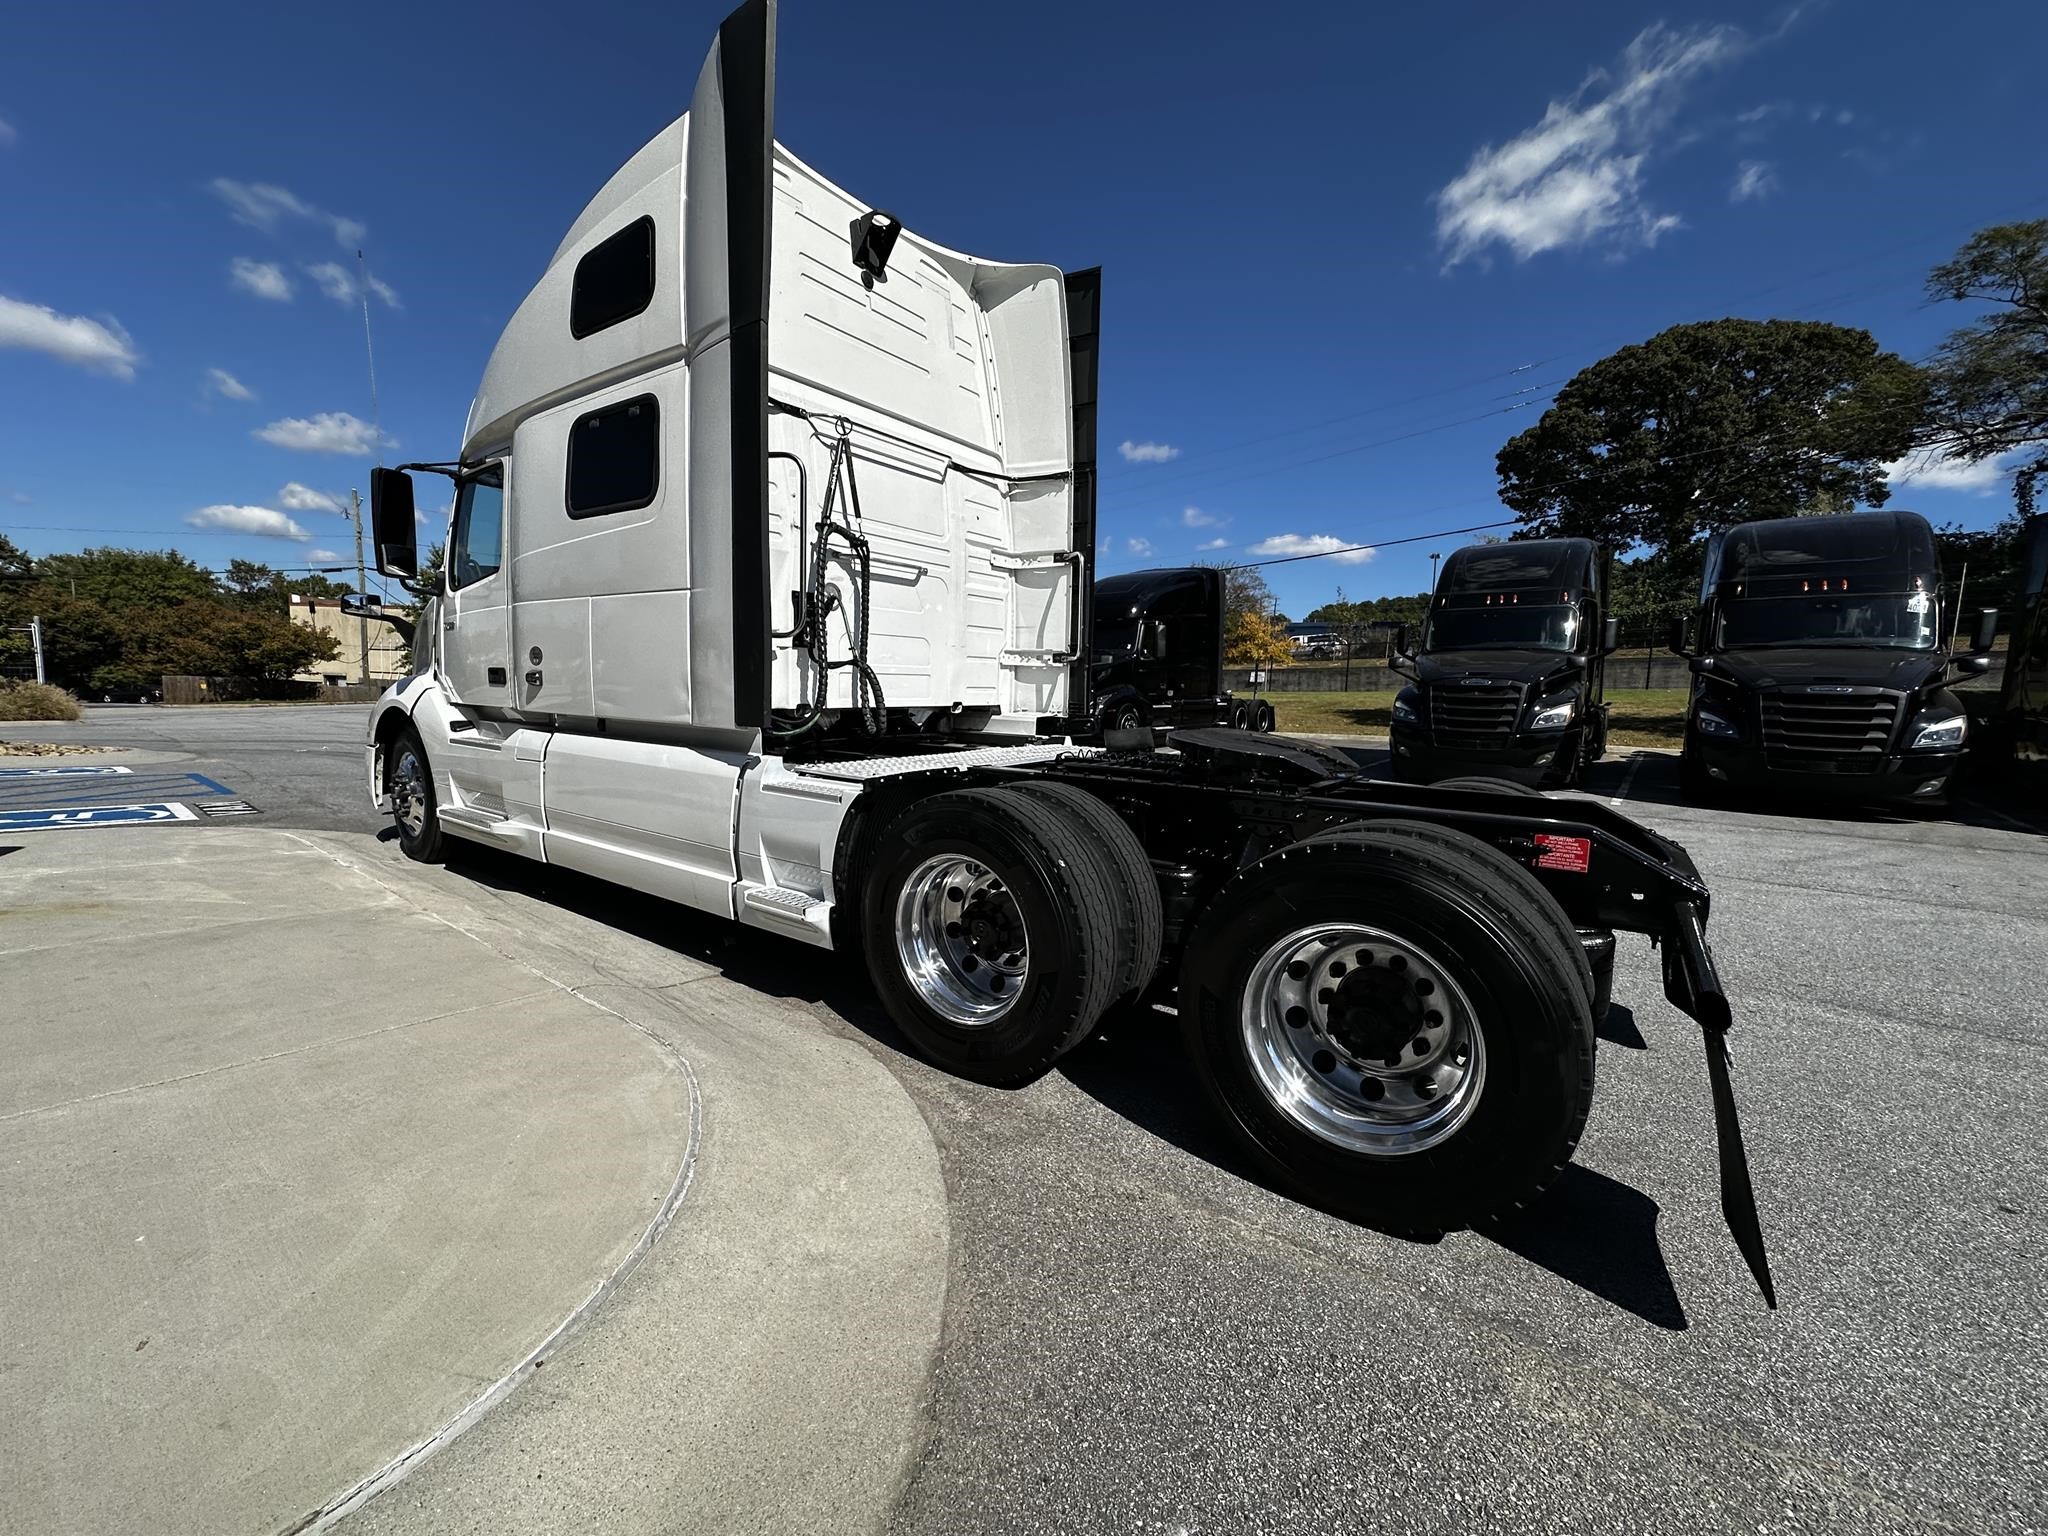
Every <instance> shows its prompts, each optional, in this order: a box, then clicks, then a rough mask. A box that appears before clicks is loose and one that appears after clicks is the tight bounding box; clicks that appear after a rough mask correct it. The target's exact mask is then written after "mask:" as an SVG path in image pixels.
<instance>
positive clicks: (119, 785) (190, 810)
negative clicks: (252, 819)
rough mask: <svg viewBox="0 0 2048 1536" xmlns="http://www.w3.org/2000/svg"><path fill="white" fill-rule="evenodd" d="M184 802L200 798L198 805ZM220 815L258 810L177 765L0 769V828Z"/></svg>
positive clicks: (52, 827)
mask: <svg viewBox="0 0 2048 1536" xmlns="http://www.w3.org/2000/svg"><path fill="white" fill-rule="evenodd" d="M188 801H198V802H199V804H198V807H197V809H195V808H194V807H193V806H192V805H190V804H188V803H187V802H188ZM230 808H231V809H230ZM202 813H203V814H202ZM221 814H230V815H239V816H255V815H261V814H262V813H261V812H260V811H259V810H258V809H257V808H256V807H254V806H252V805H250V804H249V803H248V802H247V801H246V800H241V799H238V798H236V796H235V792H234V791H233V790H231V789H229V788H228V787H227V785H225V784H223V783H221V782H220V781H219V780H217V779H210V778H208V777H207V776H206V775H205V774H203V773H191V772H188V771H186V770H184V769H178V768H171V767H164V768H148V767H128V766H125V765H118V766H117V765H113V764H94V765H90V766H88V765H85V764H64V765H61V766H55V767H49V768H28V769H10V770H6V771H0V833H6V832H42V831H55V830H59V829H62V828H67V827H122V826H150V825H153V824H156V823H171V822H180V821H188V822H189V821H201V820H204V819H206V818H207V817H211V816H215V815H221Z"/></svg>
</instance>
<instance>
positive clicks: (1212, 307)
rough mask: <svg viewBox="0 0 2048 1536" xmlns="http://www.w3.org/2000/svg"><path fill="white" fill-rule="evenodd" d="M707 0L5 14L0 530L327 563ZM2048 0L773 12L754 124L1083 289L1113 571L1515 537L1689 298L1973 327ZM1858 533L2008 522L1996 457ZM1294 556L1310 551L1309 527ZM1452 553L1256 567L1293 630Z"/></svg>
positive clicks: (716, 11)
mask: <svg viewBox="0 0 2048 1536" xmlns="http://www.w3.org/2000/svg"><path fill="white" fill-rule="evenodd" d="M725 8H726V7H725V6H723V5H719V4H712V5H699V4H690V3H675V0H668V3H664V4H660V5H654V4H627V5H605V6H598V5H584V6H573V7H572V6H566V5H560V4H555V5H534V4H522V3H511V4H493V5H490V6H482V5H478V6H458V5H454V4H449V5H433V6H421V5H417V4H413V5H407V6H403V7H401V6H396V5H383V4H377V3H363V4H359V5H357V6H355V7H353V8H351V9H349V10H347V11H345V12H334V11H327V10H317V11H314V10H306V9H304V8H297V9H294V8H291V7H278V6H274V5H265V6H255V5H246V4H209V5H206V6H182V7H176V8H173V7H168V6H163V5H158V4H148V5H139V4H137V5H130V4H102V5H98V6H92V7H83V6H17V7H13V8H11V9H10V11H9V12H8V14H7V17H6V19H5V20H4V21H0V529H4V530H6V531H7V532H8V533H9V534H10V535H11V536H12V537H14V538H15V540H16V541H17V542H18V543H20V544H22V545H23V546H24V547H26V548H28V549H29V550H31V551H33V552H36V553H44V552H50V551H56V550H65V549H77V548H81V547H84V546H86V545H89V544H101V543H113V544H126V545H130V546H137V547H165V546H170V547H176V548H179V549H182V550H184V551H186V552H187V553H189V554H191V555H193V556H194V557H195V558H198V559H200V560H201V561H202V562H203V563H205V564H208V565H212V566H220V565H224V564H225V563H226V561H227V560H228V559H229V558H231V557H236V556H240V557H246V558H252V559H260V560H264V561H267V562H269V563H271V564H275V565H302V564H306V563H308V562H318V561H322V560H324V559H326V558H327V556H328V555H329V554H333V555H336V556H346V555H347V553H348V551H349V548H350V538H349V526H348V523H347V521H346V519H344V518H343V517H340V516H337V515H336V513H335V512H334V511H333V510H331V507H332V505H333V504H334V501H335V499H337V498H345V497H346V495H347V492H348V490H349V488H350V487H351V486H359V487H362V488H364V489H365V490H367V481H368V469H369V466H370V464H371V463H372V462H374V458H373V455H374V454H375V452H376V448H377V445H376V441H375V437H374V435H373V428H372V426H371V415H372V412H371V402H370V395H369V387H368V384H367V381H366V378H365V369H364V358H363V337H362V317H361V312H360V309H359V308H358V307H357V301H356V296H357V289H356V283H357V276H356V267H355V260H354V252H355V250H356V248H357V246H358V244H360V245H361V248H362V249H363V250H364V251H365V252H366V253H367V257H368V270H369V274H370V276H371V279H372V281H373V285H374V293H373V297H372V299H371V314H372V321H373V324H374V327H375V335H376V355H377V379H378V385H379V392H380V397H381V398H380V401H379V406H380V409H379V411H378V413H377V425H376V429H374V430H381V432H382V433H383V435H384V437H385V439H386V440H387V443H386V446H385V448H384V450H383V457H384V458H385V459H386V460H391V459H394V458H401V457H402V458H411V457H420V458H439V457H444V456H447V455H450V454H452V453H453V451H454V450H455V448H456V447H457V438H458V436H459V434H460V431H461V426H462V420H463V415H464V412H465V411H466V409H467V407H468V403H469V399H470V396H471V394H472V393H473V391H474V389H475V385H476V382H477V379H478V376H479V375H480V373H481V371H482V367H483V363H484V359H485V357H486V355H487V354H488V352H489V349H490V346H491V343H492V342H493V340H494V339H495V338H496V335H497V333H498V330H499V328H500V326H501V325H502V323H503V322H504V320H505V318H506V317H507V316H509V315H510V314H511V312H512V310H513V308H514V306H515V305H516V304H517V303H518V301H519V299H520V298H521V297H523V296H524V294H525V292H526V290H527V288H528V287H529V286H530V285H531V283H532V282H533V280H534V279H535V278H536V277H537V276H538V275H539V273H540V271H541V269H542V267H543V265H544V264H545V262H546V259H547V257H548V255H549V254H550V252H551V251H552V250H553V248H554V246H555V244H556V242H557V241H558V240H559V238H560V236H561V234H562V232H563V230H564V229H566V228H567V226H568V224H569V222H570V220H571V219H573V218H574V216H575V215H576V213H577V211H578V210H579V209H580V208H581V206H582V205H583V203H584V201H585V200H586V199H587V198H588V196H589V195H590V194H591V193H592V192H593V191H594V190H595V189H596V188H597V187H598V186H599V185H600V184H601V183H602V182H603V181H604V179H605V177H606V176H608V175H609V174H610V172H611V171H612V170H613V169H614V168H615V167H616V166H617V165H618V164H619V163H620V162H621V161H622V160H624V159H625V158H626V157H627V156H628V155H629V154H631V153H632V152H633V150H635V149H636V148H638V147H639V145H640V144H642V143H643V142H644V141H645V140H646V139H647V138H648V137H650V136H651V135H652V134H653V133H654V132H655V131H656V130H657V129H659V128H660V127H661V126H662V125H663V124H665V123H666V122H668V121H669V120H670V119H672V118H673V117H674V116H675V115H676V114H677V113H678V112H679V111H680V110H681V109H682V107H683V106H684V104H685V102H686V100H687V97H688V94H689V88H690V85H691V82H692V80H693V79H694V76H695V72H696V69H697V66H698V63H699V62H700V60H701V58H702V56H703V52H704V49H705V47H706V45H707V43H708V42H709V39H710V37H711V34H712V32H713V30H714V28H715V26H716V24H717V21H718V19H719V17H720V16H721V15H722V14H723V11H724V10H725ZM2044 44H2048V7H2043V6H2041V5H2040V4H2039V3H2038V0H2015V3H1988V4H1967V3H1966V4H1961V5H1957V6H1954V7H1950V8H1947V9H1945V10H1943V11H1942V12H1941V13H1940V21H1939V24H1935V23H1934V22H1931V21H1930V19H1929V13H1928V11H1927V10H1926V8H1925V7H1924V5H1920V4H1915V3H1912V0H1867V3H1850V0H1834V3H1832V4H1830V3H1821V0H1813V3H1808V4H1805V5H1801V6H1791V5H1787V4H1784V3H1779V4H1775V5H1750V4H1740V3H1735V0H1724V3H1718V4H1708V5H1693V6H1686V7H1673V8H1667V9H1663V10H1651V9H1647V8H1644V7H1642V6H1638V5H1634V4H1620V3H1606V4H1582V5H1572V6H1550V7H1532V6H1522V5H1513V6H1509V5H1476V4H1467V5H1441V6H1404V7H1399V8H1393V7H1379V6H1361V5H1356V4H1346V5H1334V4H1332V5H1321V4H1316V3H1302V4H1297V5H1295V6H1291V7H1287V8H1285V9H1276V8H1273V7H1245V6H1241V5H1230V6H1225V5H1209V4H1180V5H1167V4H1157V5H1154V4H1144V5H1140V4H1135V3H1126V4H1114V5H1104V4H1102V3H1100V0H1095V3H1092V4H1080V3H1067V0H1048V3H1046V4H1043V5H1040V6H1037V7H1033V8H1028V9H1025V8H1018V7H970V6H960V5H953V4H939V3H930V4H925V3H921V0H899V3H898V4H895V5H892V6H889V7H884V8H876V7H872V6H853V5H840V4H827V3H826V0H785V3H784V5H783V8H782V32H781V39H780V47H781V53H780V62H781V75H780V97H779V104H778V105H779V122H778V134H779V137H781V138H782V139H783V140H784V142H786V143H788V144H789V145H790V146H791V147H792V148H793V149H794V150H795V151H796V152H797V153H798V154H800V155H802V156H803V157H804V158H805V159H807V160H809V161H811V162H812V163H813V164H815V165H817V166H818V167H819V168H820V169H821V170H823V171H824V172H825V173H826V174H827V175H829V176H831V177H833V178H834V179H835V180H837V181H839V182H841V183H842V184H843V185H845V186H846V187H847V188H848V189H849V190H850V191H852V192H853V193H854V195H856V196H858V197H861V198H864V199H867V200H869V201H871V202H873V203H875V204H878V205H882V206H887V207H890V208H893V209H894V210H895V211H897V212H898V213H899V214H901V215H902V216H903V217H904V219H905V220H906V221H907V222H908V223H909V224H910V225H911V226H912V227H913V228H916V229H918V230H919V231H920V232H922V233H925V234H927V235H929V236H930V237H931V238H933V239H935V240H938V241H940V242H942V243H944V244H947V245H951V246H955V247H958V248H961V249H965V250H970V251H974V252H976V253H978V254H982V255H986V256H990V257H995V258H999V259H1010V260H1043V261H1052V262H1055V263H1057V264H1059V265H1061V266H1065V267H1079V266H1086V265H1091V264H1096V263H1100V264H1101V265H1102V266H1103V267H1104V269H1105V276H1104V282H1105V292H1104V344H1103V379H1102V434H1103V439H1104V443H1105V446H1106V448H1107V449H1108V451H1109V455H1110V456H1109V458H1108V459H1107V462H1106V464H1105V467H1104V471H1103V476H1102V507H1101V510H1102V525H1103V531H1104V534H1105V536H1106V538H1107V541H1108V542H1107V545H1106V548H1105V551H1104V553H1103V556H1102V566H1103V568H1104V569H1105V570H1116V569H1127V568H1130V567H1133V566H1138V565H1148V564H1174V563H1181V562H1184V561H1187V560H1190V559H1195V558H1209V559H1218V558H1221V559H1231V560H1239V559H1253V558H1261V557H1265V556H1269V555H1271V554H1274V553H1288V552H1294V551H1305V550H1312V549H1315V548H1318V547H1327V546H1328V544H1341V545H1351V544H1360V543H1371V542H1373V541H1392V540H1396V539H1402V538H1408V537H1412V536H1414V535H1417V534H1431V533H1434V532H1436V531H1438V530H1443V529H1450V528H1456V527H1460V526H1464V525H1468V524H1479V523H1486V522H1490V521H1493V520H1495V519H1497V518H1501V517H1504V516H1505V515H1506V514H1505V513H1504V511H1503V510H1502V509H1501V508H1500V505H1499V503H1498V501H1497V500H1496V498H1495V495H1494V476H1493V469H1492V464H1493V453H1494V450H1495V449H1496V448H1497V447H1498V446H1499V445H1500V443H1501V442H1502V441H1504V440H1505V439H1506V438H1507V437H1508V436H1510V435H1512V433H1513V432H1515V431H1518V430H1520V429H1521V428H1522V427H1523V426H1526V425H1527V424H1528V423H1529V422H1530V421H1532V420H1534V418H1535V415H1536V413H1537V412H1538V411H1540V409H1541V406H1542V402H1543V401H1544V400H1545V399H1546V398H1547V397H1548V393H1549V391H1550V390H1551V389H1552V388H1554V387H1555V386H1556V385H1557V384H1559V383H1561V382H1562V381H1563V380H1564V379H1565V378H1567V377H1569V376H1570V374H1571V373H1572V372H1573V371H1574V370H1575V369H1577V368H1579V367H1581V366H1583V365H1584V364H1586V363H1588V362H1591V361H1593V360H1594V359H1595V358H1597V357H1599V356H1600V355H1602V354H1604V353H1605V352H1607V351H1610V350H1612V349H1613V348H1614V347H1616V346H1618V345H1621V344H1623V343H1626V342H1629V341H1634V340H1640V339H1641V338H1643V337H1645V336H1647V335H1649V334H1651V333H1653V332H1654V331H1656V330H1658V329H1660V328H1662V327H1663V326H1666V325H1669V324H1673V323H1676V322H1679V321H1684V320H1695V319H1704V318H1712V317H1717V316H1720V315H1724V314H1744V315H1754V316H1771V315H1780V316H1790V317H1797V318H1814V319H1827V320H1833V321H1837V322H1840V323H1844V324H1853V325H1860V326H1866V327H1868V328H1869V329H1871V330H1872V331H1873V332H1875V334H1876V335H1877V337H1878V339H1879V340H1880V342H1882V343H1883V344H1884V345H1886V346H1888V347H1891V348H1893V349H1896V350H1898V351H1901V352H1903V353H1905V354H1906V355H1908V356H1914V357H1917V356H1920V355H1922V354H1923V353H1925V351H1926V350H1927V349H1928V348H1929V347H1931V346H1932V345H1933V344H1934V343H1935V342H1936V341H1938V340H1939V339H1940V337H1941V336H1942V335H1943V334H1945V333H1946V332H1947V330H1949V329H1950V328H1951V327H1953V326H1954V325H1956V324H1958V323H1960V322H1961V321H1962V320H1964V319H1965V318H1967V311H1965V310H1964V309H1963V308H1962V307H1961V306H1956V305H1942V306H1935V307H1929V306H1927V305H1926V304H1925V303H1924V302H1923V300H1922V297H1921V280H1922V278H1923V276H1924V274H1925V271H1926V269H1927V267H1928V266H1930V265H1931V264H1933V263H1934V262H1936V261H1939V260H1941V259H1942V258H1944V257H1945V256H1947V255H1949V254H1950V253H1951V252H1953V250H1954V249H1955V247H1956V246H1957V245H1959V244H1960V243H1961V242H1962V241H1963V240H1964V239H1965V238H1966V237H1967V236H1968V235H1969V234H1970V233H1971V231H1972V230H1974V229H1976V228H1977V227H1979V226H1981V225H1983V224H1987V223H1992V222H1997V221H2001V220H2006V219H2012V218H2021V217H2037V216H2042V215H2044V214H2048V174H2044V172H2048V167H2044V164H2043V162H2042V160H2041V157H2040V152H2039V144H2040V131H2039V101H2038V86H2037V82H2038V76H2037V74H2036V73H2035V69H2036V67H2037V61H2038V59H2039V57H2040V55H2041V52H2042V47H2043V45H2044ZM1912 469H1913V470H1914V471H1915V472H1916V478H1915V479H1914V480H1913V482H1912V483H1911V484H1909V485H1908V486H1907V487H1906V488H1905V489H1903V490H1901V491H1899V492H1898V493H1897V494H1895V496H1894V498H1893V503H1892V504H1893V505H1895V506H1910V507H1916V508H1918V509H1920V510H1922V511H1925V512H1926V513H1928V514H1929V515H1930V516H1932V517H1934V518H1936V519H1937V520H1938V521H1946V520H1955V521H1960V522H1963V523H1965V524H1968V525H1971V526H1981V525H1984V524H1987V523H1989V522H1991V521H1994V520H1995V519H1996V518H1997V517H1998V515H1999V514H2000V513H2001V512H2002V511H2003V510H2004V509H2005V508H2006V507H2007V506H2008V505H2009V500H2008V498H2007V496H2006V493H2005V489H2004V486H2003V483H2002V481H2000V480H1999V479H1997V477H1996V475H1995V472H1994V471H1991V470H1985V471H1980V472H1975V473H1972V474H1963V473H1960V472H1958V471H1957V470H1956V469H1955V468H1954V467H1952V466H1943V465H1933V466H1929V465H1917V466H1912ZM1318 541H1324V542H1322V543H1319V542H1318ZM1458 542H1460V541H1459V540H1457V539H1455V538H1445V539H1436V540H1424V541H1422V542H1419V543H1413V544H1407V545H1393V544H1391V543H1388V544H1386V546H1385V547H1380V548H1376V549H1375V551H1374V553H1372V554H1371V555H1370V556H1366V555H1364V554H1361V553H1352V554H1348V555H1345V556H1342V557H1339V558H1330V559H1320V560H1312V561H1302V562H1298V563H1294V564H1289V565H1282V566H1276V567H1272V568H1271V569H1269V571H1268V576H1269V579H1270V580H1271V581H1272V584H1273V586H1274V588H1275V590H1276V592H1277V593H1278V595H1279V597H1280V600H1281V605H1282V607H1284V608H1285V609H1287V610H1288V611H1289V612H1291V613H1293V614H1295V615H1297V616H1298V615H1300V614H1302V613H1304V612H1306V611H1307V610H1308V609H1309V608H1311V607H1313V606H1314V605H1315V604H1316V603H1317V602H1320V601H1324V600H1326V599H1328V598H1330V597H1332V596H1334V595H1335V592H1336V589H1337V588H1338V587H1339V586H1341V587H1343V589H1344V590H1345V592H1346V593H1347V595H1350V596H1354V597H1356V596H1370V595H1374V594H1377V593H1382V592H1407V591H1415V590H1418V589H1420V588H1421V587H1422V586H1424V585H1426V584H1427V579H1428V570H1429V565H1428V553H1429V551H1430V550H1432V549H1448V548H1452V547H1455V545H1456V544H1457V543H1458Z"/></svg>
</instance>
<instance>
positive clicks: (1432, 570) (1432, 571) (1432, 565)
mask: <svg viewBox="0 0 2048 1536" xmlns="http://www.w3.org/2000/svg"><path fill="white" fill-rule="evenodd" d="M1441 559H1443V556H1442V555H1431V556H1430V557H1429V591H1430V595H1431V596H1432V597H1434V596H1435V595H1436V563H1437V561H1439V560H1441Z"/></svg>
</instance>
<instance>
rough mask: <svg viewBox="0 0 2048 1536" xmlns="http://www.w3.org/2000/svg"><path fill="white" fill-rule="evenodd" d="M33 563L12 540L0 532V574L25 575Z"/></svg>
mask: <svg viewBox="0 0 2048 1536" xmlns="http://www.w3.org/2000/svg"><path fill="white" fill-rule="evenodd" d="M33 564H34V562H33V561H32V560H30V559H29V557H28V555H27V553H26V552H24V551H23V550H22V549H21V548H20V546H18V545H17V544H16V543H15V542H14V540H12V539H10V538H9V537H7V535H6V534H4V533H0V576H26V575H27V574H28V573H29V567H30V566H31V565H33Z"/></svg>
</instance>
